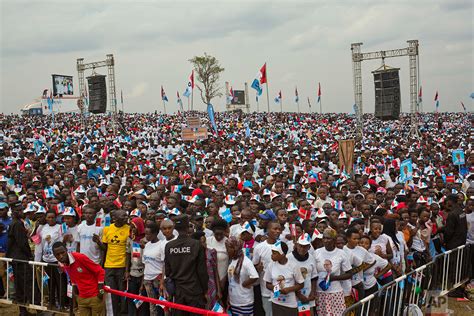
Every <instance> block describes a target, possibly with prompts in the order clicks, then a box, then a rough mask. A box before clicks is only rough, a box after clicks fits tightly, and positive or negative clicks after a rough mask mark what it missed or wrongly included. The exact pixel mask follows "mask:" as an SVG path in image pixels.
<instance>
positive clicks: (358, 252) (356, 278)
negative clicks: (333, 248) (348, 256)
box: [344, 245, 374, 286]
mask: <svg viewBox="0 0 474 316" xmlns="http://www.w3.org/2000/svg"><path fill="white" fill-rule="evenodd" d="M344 251H350V252H351V253H352V255H353V256H354V257H357V258H359V259H360V260H361V261H362V263H364V262H365V263H368V264H372V263H373V262H374V259H373V258H372V256H371V255H370V253H369V252H368V251H367V250H366V249H365V248H364V247H361V246H356V247H355V248H354V249H350V248H349V247H347V245H346V246H344ZM363 279H364V272H363V271H360V272H359V273H355V274H354V275H353V276H352V280H351V281H352V286H356V285H357V284H359V283H360V282H362V280H363Z"/></svg>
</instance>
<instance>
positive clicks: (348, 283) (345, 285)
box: [340, 247, 363, 296]
mask: <svg viewBox="0 0 474 316" xmlns="http://www.w3.org/2000/svg"><path fill="white" fill-rule="evenodd" d="M342 250H344V252H345V253H346V255H347V258H348V259H349V262H350V264H351V266H352V268H357V267H358V266H360V265H361V264H362V263H363V261H362V259H361V258H359V257H358V256H355V255H354V253H353V252H352V251H351V250H350V249H349V248H347V247H344V248H343V249H342ZM340 282H341V286H342V290H343V291H344V296H349V295H351V290H352V278H351V279H347V280H342V281H340Z"/></svg>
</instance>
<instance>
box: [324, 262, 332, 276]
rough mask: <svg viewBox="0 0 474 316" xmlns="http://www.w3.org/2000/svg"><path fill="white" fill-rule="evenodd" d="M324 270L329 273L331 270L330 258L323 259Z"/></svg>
mask: <svg viewBox="0 0 474 316" xmlns="http://www.w3.org/2000/svg"><path fill="white" fill-rule="evenodd" d="M323 266H324V270H326V272H328V273H330V272H331V271H332V262H331V260H328V259H326V260H324V265H323Z"/></svg>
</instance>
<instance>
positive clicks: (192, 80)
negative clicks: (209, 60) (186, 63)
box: [189, 70, 194, 89]
mask: <svg viewBox="0 0 474 316" xmlns="http://www.w3.org/2000/svg"><path fill="white" fill-rule="evenodd" d="M189 80H190V81H191V88H192V89H194V70H193V71H192V72H191V77H189Z"/></svg>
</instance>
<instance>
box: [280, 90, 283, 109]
mask: <svg viewBox="0 0 474 316" xmlns="http://www.w3.org/2000/svg"><path fill="white" fill-rule="evenodd" d="M280 97H281V91H280ZM280 113H283V97H281V98H280Z"/></svg>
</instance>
